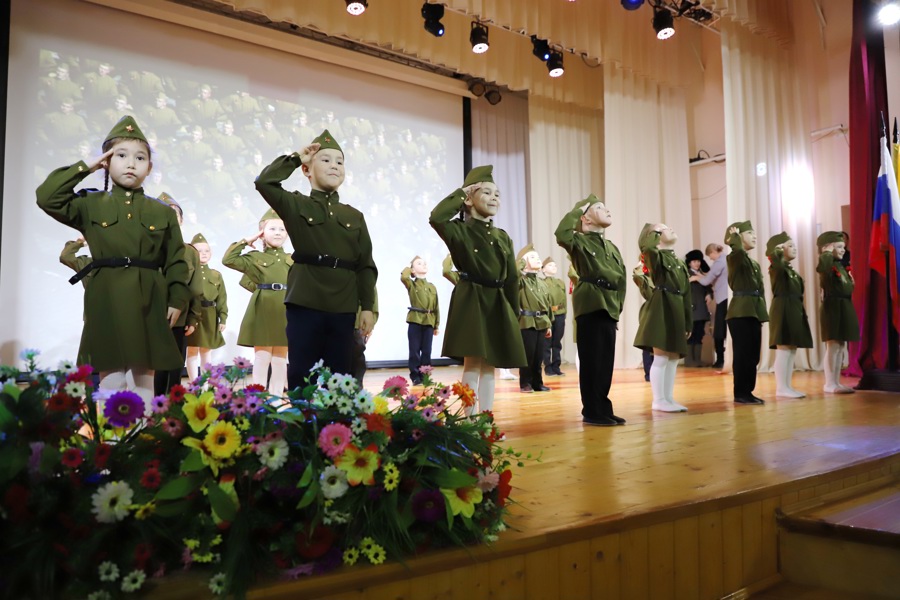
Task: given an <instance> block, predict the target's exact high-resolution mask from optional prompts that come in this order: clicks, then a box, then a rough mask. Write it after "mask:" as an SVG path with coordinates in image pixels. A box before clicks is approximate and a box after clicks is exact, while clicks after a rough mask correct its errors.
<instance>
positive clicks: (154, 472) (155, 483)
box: [141, 467, 162, 490]
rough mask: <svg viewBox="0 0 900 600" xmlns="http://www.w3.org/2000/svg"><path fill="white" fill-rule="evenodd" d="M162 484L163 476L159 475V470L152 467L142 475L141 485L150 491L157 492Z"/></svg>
mask: <svg viewBox="0 0 900 600" xmlns="http://www.w3.org/2000/svg"><path fill="white" fill-rule="evenodd" d="M160 483H162V475H160V474H159V469H156V468H154V467H150V468H149V469H147V470H146V471H144V474H143V475H141V485H142V486H144V487H145V488H147V489H148V490H155V489H156V488H158V487H159V484H160Z"/></svg>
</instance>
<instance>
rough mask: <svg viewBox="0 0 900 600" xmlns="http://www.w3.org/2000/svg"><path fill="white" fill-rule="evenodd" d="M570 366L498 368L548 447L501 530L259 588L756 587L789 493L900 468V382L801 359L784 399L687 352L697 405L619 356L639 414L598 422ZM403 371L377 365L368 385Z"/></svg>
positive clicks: (621, 385) (685, 381)
mask: <svg viewBox="0 0 900 600" xmlns="http://www.w3.org/2000/svg"><path fill="white" fill-rule="evenodd" d="M563 370H564V371H566V372H567V374H566V375H565V376H562V377H548V378H546V379H545V384H546V385H548V386H550V387H551V388H553V391H551V392H544V393H531V394H522V393H520V392H519V385H518V381H501V380H499V379H498V380H497V397H496V402H495V406H494V412H495V415H496V419H497V422H498V423H499V424H500V426H501V428H502V429H503V430H504V431H505V433H506V436H507V442H506V443H507V444H508V445H509V446H511V447H513V448H515V449H516V450H519V451H522V452H525V453H529V452H530V453H532V454H534V455H540V456H541V459H540V462H534V461H528V462H527V464H526V466H525V467H524V468H521V469H516V470H515V475H514V477H513V480H512V483H513V493H512V498H513V499H514V500H515V501H517V502H518V504H517V505H515V506H513V507H512V509H511V513H512V514H511V517H510V519H509V525H510V527H511V530H510V531H508V532H506V533H505V534H503V535H502V536H501V538H500V540H499V541H498V542H497V543H496V544H494V545H493V546H491V547H478V548H472V549H450V550H443V551H437V552H433V553H429V554H426V555H424V556H421V557H417V558H414V559H411V560H409V561H408V562H407V564H406V565H405V566H404V565H401V564H398V563H392V564H385V565H381V566H378V567H355V568H348V569H341V570H339V571H337V572H334V573H331V574H328V575H325V576H320V577H317V578H309V579H301V580H297V581H290V582H272V583H270V584H267V585H266V584H264V585H262V586H260V587H258V588H257V589H255V590H253V591H252V592H251V594H250V595H249V597H250V598H267V599H269V598H327V599H337V598H353V599H362V598H367V599H386V598H391V599H394V598H397V599H401V598H402V599H418V598H435V599H436V598H443V599H450V598H453V599H463V600H475V599H480V598H485V599H487V598H492V599H493V598H512V599H518V598H528V599H532V598H604V599H605V598H621V599H623V600H638V599H642V598H647V599H653V600H659V599H663V598H722V597H724V596H728V595H729V594H735V593H737V595H735V596H734V597H745V595H746V594H748V593H752V592H754V591H758V590H761V589H765V588H766V587H768V586H770V585H773V584H775V583H777V582H778V581H780V579H781V578H780V575H779V572H778V554H777V552H778V545H777V537H776V534H777V529H776V523H775V518H774V514H775V511H776V509H778V508H779V507H781V506H784V505H789V504H794V503H796V502H798V501H802V500H806V499H812V498H816V497H819V496H823V495H825V494H828V493H831V492H834V491H836V490H841V489H844V488H849V487H851V486H855V485H858V484H862V483H864V482H869V481H871V480H875V479H880V478H888V477H892V476H894V477H896V476H898V475H900V395H897V394H888V393H882V392H857V393H856V394H852V395H831V394H829V395H825V394H824V393H823V392H822V391H821V390H822V383H823V377H822V374H821V373H796V374H795V375H794V380H793V381H794V387H796V388H797V389H799V390H801V391H804V392H806V393H807V394H808V396H807V398H803V399H799V400H793V399H791V400H788V399H783V400H782V399H776V398H775V397H774V385H775V384H774V377H773V376H772V375H768V374H762V375H760V376H759V379H758V384H757V389H756V394H757V395H758V396H760V397H762V398H763V399H765V400H766V404H765V405H764V406H753V405H750V406H744V405H735V404H734V403H733V402H732V401H731V394H730V390H731V385H732V378H731V376H730V375H720V374H717V373H716V372H715V371H713V370H712V369H699V368H698V369H684V368H682V369H679V373H678V379H677V382H676V386H675V394H676V398H675V399H676V400H677V401H678V402H680V403H682V404H684V405H685V406H687V407H688V408H689V412H687V413H675V414H668V413H655V412H652V411H651V410H650V401H651V394H650V386H649V383H646V382H644V380H643V373H642V372H641V371H639V370H617V371H616V372H615V376H614V383H613V389H612V393H611V397H612V399H613V403H614V406H615V410H616V414H618V415H619V416H621V417H624V418H625V419H627V420H628V423H627V425H625V426H620V427H592V426H587V425H583V424H582V422H581V416H580V408H581V404H580V399H579V393H578V377H577V374H576V371H575V367H574V365H564V366H563ZM460 373H461V368H460V367H442V368H438V369H436V370H435V374H434V377H435V379H436V380H437V381H441V382H444V383H452V382H454V381H456V380H457V379H458V378H459V375H460ZM397 374H403V373H402V372H399V371H397V370H390V371H388V370H374V371H370V372H369V374H367V376H366V379H365V384H366V387H367V388H368V389H370V390H373V391H375V390H376V389H379V390H380V389H381V384H382V383H383V381H384V380H385V379H386V378H387V377H390V376H393V375H397ZM844 383H846V384H848V385H852V383H853V381H852V380H845V381H844ZM182 583H187V582H182ZM178 587H181V586H178ZM186 587H190V586H186ZM183 591H185V592H188V591H189V590H188V589H184V590H183ZM197 591H199V590H197ZM742 594H743V595H744V596H742ZM168 597H175V596H168ZM184 597H189V596H184Z"/></svg>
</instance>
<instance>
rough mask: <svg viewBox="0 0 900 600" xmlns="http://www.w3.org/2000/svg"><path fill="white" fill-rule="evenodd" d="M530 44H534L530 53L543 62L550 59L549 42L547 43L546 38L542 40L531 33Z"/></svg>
mask: <svg viewBox="0 0 900 600" xmlns="http://www.w3.org/2000/svg"><path fill="white" fill-rule="evenodd" d="M531 45H532V46H534V49H533V50H532V51H531V53H532V54H534V55H535V56H537V57H538V58H539V59H541V60H542V61H544V62H546V61H548V60H549V59H550V44H549V43H547V40H542V39H540V38H539V37H538V36H536V35H533V36H531Z"/></svg>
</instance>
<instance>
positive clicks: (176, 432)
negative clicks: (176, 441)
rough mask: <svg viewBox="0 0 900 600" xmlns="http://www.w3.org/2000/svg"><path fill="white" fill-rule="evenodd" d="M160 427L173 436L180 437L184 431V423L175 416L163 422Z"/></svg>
mask: <svg viewBox="0 0 900 600" xmlns="http://www.w3.org/2000/svg"><path fill="white" fill-rule="evenodd" d="M160 427H162V429H163V431H165V432H166V433H168V434H169V435H171V436H172V437H180V436H181V432H182V431H184V423H182V422H181V421H180V420H179V419H176V418H175V417H169V418H168V419H166V420H165V421H163V422H162V424H161V425H160Z"/></svg>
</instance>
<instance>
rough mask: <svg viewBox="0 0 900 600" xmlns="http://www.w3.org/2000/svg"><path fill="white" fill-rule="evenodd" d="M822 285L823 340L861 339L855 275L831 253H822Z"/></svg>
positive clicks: (853, 340) (844, 340) (818, 268)
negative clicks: (856, 306) (857, 314)
mask: <svg viewBox="0 0 900 600" xmlns="http://www.w3.org/2000/svg"><path fill="white" fill-rule="evenodd" d="M816 271H818V272H819V285H821V286H822V293H823V296H824V297H823V299H822V311H821V317H820V319H821V324H822V341H825V342H829V341H836V342H858V341H859V320H858V319H857V317H856V311H855V310H853V301H852V300H851V296H852V295H853V286H854V283H853V278H852V277H850V273H848V272H847V269H845V268H844V265H843V264H842V263H841V261H839V260H835V258H834V255H833V254H832V253H831V252H823V253H822V254H820V255H819V264H818V266H817V267H816Z"/></svg>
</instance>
